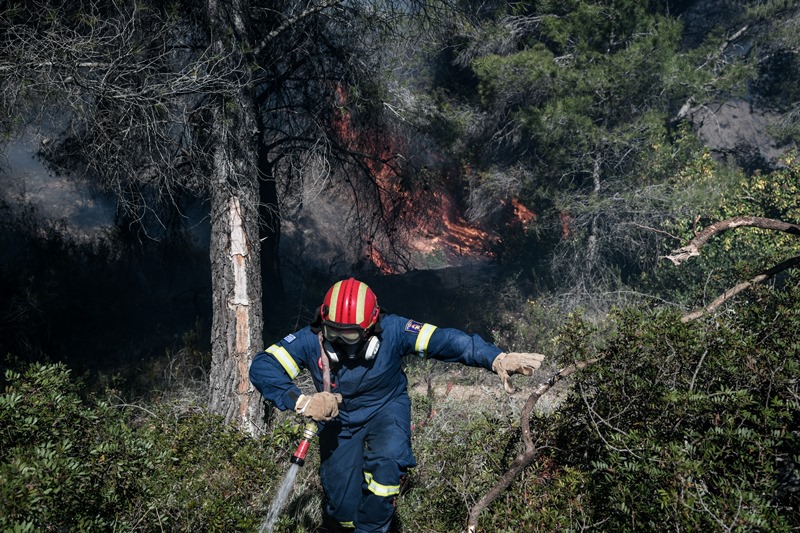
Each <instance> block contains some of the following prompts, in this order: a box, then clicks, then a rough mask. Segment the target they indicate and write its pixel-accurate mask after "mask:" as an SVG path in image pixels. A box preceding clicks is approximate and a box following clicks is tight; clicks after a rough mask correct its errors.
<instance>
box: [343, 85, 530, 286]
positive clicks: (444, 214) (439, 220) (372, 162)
mask: <svg viewBox="0 0 800 533" xmlns="http://www.w3.org/2000/svg"><path fill="white" fill-rule="evenodd" d="M335 94H336V102H337V104H338V105H339V106H341V107H340V109H341V112H339V113H336V114H335V116H334V117H333V119H332V125H333V127H334V129H335V131H336V132H337V134H338V136H339V139H340V141H342V142H343V143H345V144H346V146H347V147H348V148H350V149H352V150H354V151H358V152H362V153H377V154H378V155H377V156H376V157H372V158H367V159H365V160H364V163H365V165H366V166H367V168H368V169H369V171H370V173H371V175H372V177H373V179H374V181H375V184H376V185H377V186H378V191H379V192H378V194H379V195H380V200H381V202H382V204H383V206H384V209H387V210H395V211H397V212H400V213H401V215H400V218H401V223H402V225H405V226H406V227H407V228H409V230H410V231H407V232H406V233H407V237H406V239H407V242H406V245H407V246H408V248H409V249H411V250H414V251H416V252H417V253H420V254H433V253H442V254H444V256H445V257H446V258H447V259H448V260H452V259H456V258H480V257H487V256H490V255H492V254H491V252H490V246H491V244H493V243H494V242H495V241H496V240H497V239H496V237H494V236H492V235H490V234H489V233H487V232H486V231H484V230H482V229H480V228H478V227H476V226H475V225H473V224H470V223H469V222H468V221H467V220H466V219H465V218H464V217H463V216H462V215H461V213H460V212H459V210H458V209H457V207H456V202H455V200H454V198H453V196H452V195H451V194H450V193H449V192H448V191H447V190H446V189H445V188H444V187H437V188H435V189H431V190H427V191H419V190H409V189H408V188H406V187H404V186H403V185H402V182H401V180H400V179H398V178H399V177H398V175H397V172H396V170H395V168H394V167H393V166H392V164H391V163H392V162H394V161H395V160H396V157H395V155H394V154H396V153H402V152H404V151H407V150H406V147H405V146H404V145H403V143H402V142H401V141H400V140H398V139H396V138H394V137H391V136H389V135H387V134H385V133H382V132H374V131H363V132H359V131H357V130H356V128H355V127H353V124H352V117H351V115H350V113H349V112H347V111H345V110H344V107H343V106H344V104H345V103H346V102H347V93H346V91H345V90H344V88H343V87H341V86H337V87H336V92H335ZM379 143H380V144H379ZM381 144H382V146H381ZM378 146H380V148H379V149H377V150H376V149H375V148H376V147H378ZM515 212H517V213H518V215H517V216H518V218H519V219H520V220H523V221H525V222H527V221H529V220H531V219H533V218H534V217H535V215H534V214H533V213H532V212H530V211H529V210H528V209H527V208H525V206H523V205H522V204H521V203H519V202H517V204H515ZM402 213H406V214H405V215H404V214H402ZM420 213H424V215H422V216H420V215H419V214H420ZM365 240H366V241H368V242H370V245H369V251H368V253H367V256H368V258H369V259H370V261H372V263H373V264H374V265H375V266H376V267H377V268H378V269H379V270H380V271H381V272H384V273H397V272H398V269H397V268H396V267H395V266H393V265H392V262H391V261H390V260H389V259H388V258H387V257H386V252H385V251H382V250H380V249H379V248H378V245H377V244H376V243H375V241H373V240H372V239H365Z"/></svg>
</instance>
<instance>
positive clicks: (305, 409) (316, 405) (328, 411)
mask: <svg viewBox="0 0 800 533" xmlns="http://www.w3.org/2000/svg"><path fill="white" fill-rule="evenodd" d="M340 403H342V395H341V394H333V393H330V392H318V393H316V394H312V395H311V396H306V395H305V394H301V395H300V397H299V398H298V399H297V403H295V405H294V410H295V412H296V413H297V414H299V415H303V416H305V417H307V418H311V419H313V420H314V421H315V422H324V421H326V420H330V419H331V418H334V417H336V416H338V415H339V404H340Z"/></svg>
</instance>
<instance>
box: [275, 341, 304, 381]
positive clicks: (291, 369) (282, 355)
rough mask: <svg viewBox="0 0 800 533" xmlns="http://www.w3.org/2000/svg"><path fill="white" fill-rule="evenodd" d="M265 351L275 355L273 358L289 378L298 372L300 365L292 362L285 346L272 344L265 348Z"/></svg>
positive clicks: (295, 375)
mask: <svg viewBox="0 0 800 533" xmlns="http://www.w3.org/2000/svg"><path fill="white" fill-rule="evenodd" d="M267 353H269V354H272V355H273V356H275V359H277V360H278V362H279V363H280V364H281V366H282V367H283V369H284V370H286V373H287V374H289V377H290V378H292V379H294V378H296V377H297V375H298V374H299V373H300V367H298V366H297V363H295V362H294V359H292V356H291V355H289V352H287V351H286V348H284V347H283V346H278V345H277V344H273V345H272V346H270V347H269V348H267Z"/></svg>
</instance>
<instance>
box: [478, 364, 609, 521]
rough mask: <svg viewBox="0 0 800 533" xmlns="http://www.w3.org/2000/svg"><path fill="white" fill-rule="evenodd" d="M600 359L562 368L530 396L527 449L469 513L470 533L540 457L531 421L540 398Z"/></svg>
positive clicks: (525, 415) (524, 412)
mask: <svg viewBox="0 0 800 533" xmlns="http://www.w3.org/2000/svg"><path fill="white" fill-rule="evenodd" d="M600 359H602V357H596V358H593V359H589V360H586V361H578V362H576V363H574V364H571V365H569V366H567V367H564V368H562V369H561V370H559V371H558V372H557V373H556V374H554V375H553V376H552V377H551V378H550V379H549V380H547V382H546V383H542V384H541V385H539V387H537V388H536V390H535V391H533V393H531V395H530V396H528V400H527V401H526V402H525V406H524V407H523V408H522V415H521V416H520V418H521V420H520V423H521V426H522V441H523V443H524V445H525V449H524V450H523V451H522V452H520V453H519V454H518V455H517V456H516V457H515V458H514V461H513V462H512V463H511V466H510V467H509V469H508V470H506V472H505V473H504V474H503V475H502V476H501V477H500V479H499V480H498V482H497V483H496V484H495V485H494V486H493V487H492V488H491V489H489V490H488V491H487V492H486V494H484V495H483V497H482V498H481V499H480V500H479V501H478V503H476V504H475V506H474V507H473V508H472V510H471V511H470V512H469V516H468V518H467V531H468V533H475V531H477V528H478V516H479V515H480V514H481V512H482V511H483V510H484V509H486V508H487V507H488V506H489V505H491V503H492V502H493V501H494V500H496V499H497V498H498V496H500V494H502V492H503V491H504V490H506V489H507V488H508V487H509V485H511V482H512V481H514V478H516V477H517V475H519V473H520V472H522V471H523V470H524V469H525V468H526V467H527V466H528V465H529V464H531V462H532V461H533V460H534V459H535V458H536V456H537V455H538V452H539V449H538V448H536V446H535V445H534V443H533V439H532V437H531V422H530V420H531V411H533V407H534V406H535V405H536V403H537V402H538V401H539V398H541V397H542V396H543V395H544V394H545V393H546V392H547V391H549V390H550V389H551V388H552V387H553V386H554V385H555V384H556V383H558V382H559V381H561V380H563V379H565V378H566V377H567V376H569V375H570V374H573V373H575V372H577V371H578V370H582V369H584V368H586V367H587V366H589V365H593V364H594V363H596V362H597V361H599V360H600Z"/></svg>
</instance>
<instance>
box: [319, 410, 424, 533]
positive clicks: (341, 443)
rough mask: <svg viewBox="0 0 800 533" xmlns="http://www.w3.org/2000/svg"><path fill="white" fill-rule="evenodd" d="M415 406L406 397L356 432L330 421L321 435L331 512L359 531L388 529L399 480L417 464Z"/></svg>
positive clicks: (324, 482) (323, 475)
mask: <svg viewBox="0 0 800 533" xmlns="http://www.w3.org/2000/svg"><path fill="white" fill-rule="evenodd" d="M410 427H411V404H410V401H409V400H408V397H407V396H405V397H401V398H399V399H398V400H397V401H395V402H393V403H392V404H390V405H389V406H387V407H386V408H384V409H382V410H381V411H380V412H378V413H376V415H375V416H374V417H373V418H372V419H371V420H370V421H369V422H368V423H367V424H366V425H365V426H364V427H360V428H357V429H354V430H353V431H352V432H351V431H349V430H347V429H345V430H342V431H339V427H337V426H335V425H332V424H330V423H328V424H326V426H325V428H324V429H323V430H322V432H321V433H320V454H321V455H320V457H321V459H322V463H321V465H320V480H321V481H322V487H323V489H324V490H325V497H326V500H327V502H326V503H327V504H326V512H327V514H328V515H329V516H330V517H331V518H333V519H334V520H336V521H337V522H339V523H344V522H353V524H354V525H355V529H356V532H358V533H361V532H385V531H388V529H389V526H390V525H391V522H392V516H393V515H394V498H395V496H396V495H397V494H398V493H399V491H400V478H401V476H402V475H403V474H405V472H406V471H407V470H408V469H409V468H411V467H413V466H416V462H415V461H414V456H413V454H412V453H411V429H410Z"/></svg>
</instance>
